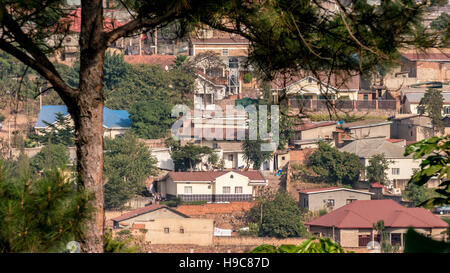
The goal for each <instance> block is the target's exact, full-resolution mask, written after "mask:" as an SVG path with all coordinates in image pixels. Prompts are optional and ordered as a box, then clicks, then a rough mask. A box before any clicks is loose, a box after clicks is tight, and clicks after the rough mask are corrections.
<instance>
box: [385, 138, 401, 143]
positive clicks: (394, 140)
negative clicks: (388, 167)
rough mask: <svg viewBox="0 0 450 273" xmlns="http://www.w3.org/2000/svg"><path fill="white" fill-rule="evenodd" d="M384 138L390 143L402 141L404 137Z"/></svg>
mask: <svg viewBox="0 0 450 273" xmlns="http://www.w3.org/2000/svg"><path fill="white" fill-rule="evenodd" d="M386 140H387V141H389V142H391V143H397V142H402V141H403V140H404V139H403V138H388V139H386Z"/></svg>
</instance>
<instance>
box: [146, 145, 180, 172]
mask: <svg viewBox="0 0 450 273" xmlns="http://www.w3.org/2000/svg"><path fill="white" fill-rule="evenodd" d="M151 150H152V155H153V156H154V157H155V158H156V159H157V160H158V163H157V166H158V168H160V169H164V170H171V171H173V170H174V169H175V165H174V164H173V160H172V157H171V156H170V149H169V148H152V149H151Z"/></svg>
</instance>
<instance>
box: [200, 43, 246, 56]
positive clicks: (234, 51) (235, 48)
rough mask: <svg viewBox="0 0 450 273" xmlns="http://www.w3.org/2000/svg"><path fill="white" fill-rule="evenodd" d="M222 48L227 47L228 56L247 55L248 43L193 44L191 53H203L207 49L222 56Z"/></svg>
mask: <svg viewBox="0 0 450 273" xmlns="http://www.w3.org/2000/svg"><path fill="white" fill-rule="evenodd" d="M223 49H228V56H242V57H247V56H248V45H239V44H231V45H193V54H192V55H194V56H195V55H198V54H200V53H205V52H207V51H213V52H215V53H217V54H219V56H223V54H222V53H223Z"/></svg>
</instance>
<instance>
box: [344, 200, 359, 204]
mask: <svg viewBox="0 0 450 273" xmlns="http://www.w3.org/2000/svg"><path fill="white" fill-rule="evenodd" d="M354 201H356V199H347V200H345V203H346V204H350V203H352V202H354Z"/></svg>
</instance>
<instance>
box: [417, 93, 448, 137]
mask: <svg viewBox="0 0 450 273" xmlns="http://www.w3.org/2000/svg"><path fill="white" fill-rule="evenodd" d="M418 107H419V108H420V109H423V111H424V113H425V114H427V115H428V116H429V117H430V118H431V123H432V125H433V129H434V131H435V132H440V133H443V132H444V122H443V121H442V112H443V111H444V96H443V95H442V92H441V91H440V90H438V89H434V88H429V89H427V91H426V92H425V95H424V96H423V98H422V99H421V100H420V102H419V106H418Z"/></svg>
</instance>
